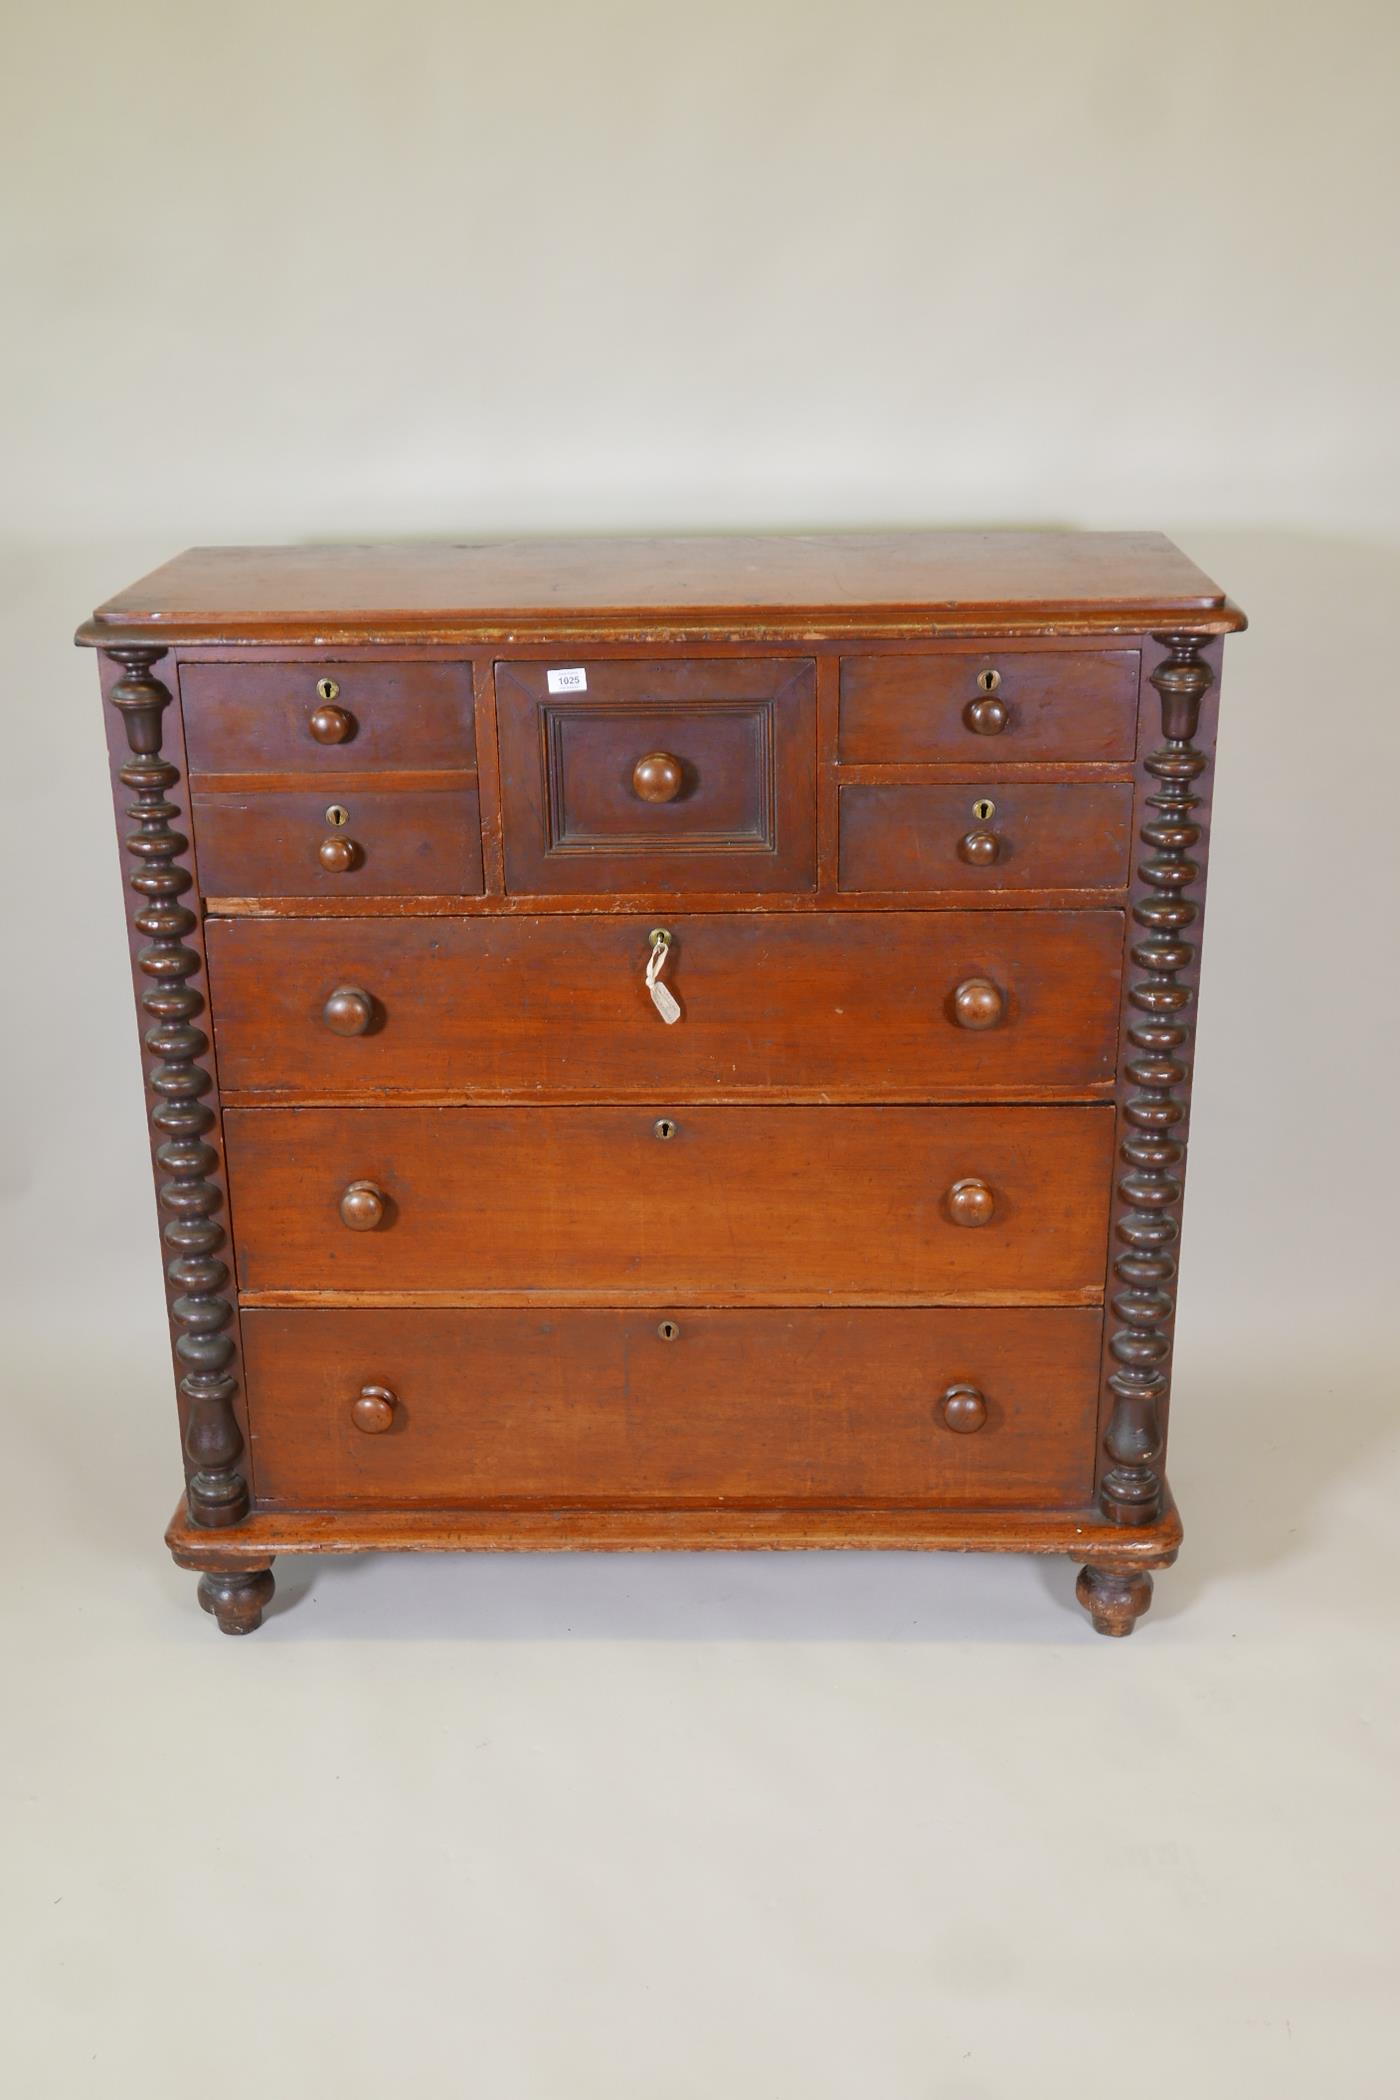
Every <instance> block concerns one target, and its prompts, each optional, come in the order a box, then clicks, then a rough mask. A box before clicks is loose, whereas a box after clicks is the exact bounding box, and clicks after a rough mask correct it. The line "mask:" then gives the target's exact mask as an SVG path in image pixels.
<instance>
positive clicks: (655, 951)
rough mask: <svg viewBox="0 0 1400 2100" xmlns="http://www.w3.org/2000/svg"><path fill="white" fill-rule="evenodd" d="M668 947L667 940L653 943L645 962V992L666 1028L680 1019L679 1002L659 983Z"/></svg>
mask: <svg viewBox="0 0 1400 2100" xmlns="http://www.w3.org/2000/svg"><path fill="white" fill-rule="evenodd" d="M670 945H671V944H670V942H669V940H665V941H654V942H653V943H652V949H651V955H650V957H649V958H648V961H647V990H648V991H649V992H650V993H651V1003H652V1005H653V1006H654V1007H655V1008H656V1011H657V1012H658V1013H659V1014H660V1016H661V1018H662V1020H663V1021H664V1022H665V1023H666V1026H667V1027H668V1028H669V1027H670V1026H671V1025H672V1023H673V1022H676V1021H679V1019H680V1017H681V1009H680V1002H679V1000H678V999H677V998H676V997H675V995H674V994H673V992H672V991H671V989H670V986H669V985H664V984H663V983H662V982H661V972H662V971H663V970H664V969H665V967H666V956H667V953H668V952H669V949H670Z"/></svg>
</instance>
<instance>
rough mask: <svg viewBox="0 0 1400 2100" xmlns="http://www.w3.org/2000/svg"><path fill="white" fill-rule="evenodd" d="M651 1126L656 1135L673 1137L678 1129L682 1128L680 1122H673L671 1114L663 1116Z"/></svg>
mask: <svg viewBox="0 0 1400 2100" xmlns="http://www.w3.org/2000/svg"><path fill="white" fill-rule="evenodd" d="M651 1127H652V1132H653V1135H654V1136H656V1137H659V1138H673V1137H674V1136H675V1134H676V1132H677V1130H678V1129H679V1128H680V1125H679V1124H678V1123H673V1122H672V1121H671V1118H670V1117H669V1116H661V1117H659V1118H658V1120H657V1121H656V1122H655V1123H653V1124H652V1126H651Z"/></svg>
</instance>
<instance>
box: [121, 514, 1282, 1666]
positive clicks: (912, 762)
mask: <svg viewBox="0 0 1400 2100" xmlns="http://www.w3.org/2000/svg"><path fill="white" fill-rule="evenodd" d="M1243 624H1244V623H1243V619H1242V616H1241V615H1240V614H1239V612H1238V611H1237V610H1236V609H1235V608H1234V607H1233V606H1232V605H1231V604H1230V603H1229V602H1228V601H1227V600H1226V599H1225V598H1224V597H1223V596H1222V594H1221V593H1220V591H1219V590H1218V589H1217V588H1216V586H1215V585H1214V584H1212V583H1211V582H1210V581H1209V580H1208V579H1207V578H1206V577H1204V576H1203V575H1202V574H1201V573H1200V572H1199V570H1197V569H1195V568H1194V567H1193V566H1192V565H1191V563H1189V562H1188V561H1187V560H1186V559H1185V558H1184V557H1183V556H1182V555H1181V554H1180V553H1179V552H1178V551H1177V550H1176V549H1175V548H1174V547H1173V546H1172V545H1171V544H1170V543H1169V542H1168V541H1166V540H1164V539H1161V538H1159V537H1157V536H1156V535H1150V534H1144V535H1139V534H1060V533H1046V534H997V533H985V534H983V533H978V534H954V533H948V534H940V533H910V534H895V535H873V534H872V535H864V534H860V535H821V536H814V537H811V538H785V539H749V540H744V539H727V540H726V539H694V540H681V539H677V540H648V541H626V540H613V541H608V540H596V541H573V542H543V541H541V542H519V543H503V544H482V545H465V546H433V547H399V548H356V547H334V548H320V549H315V548H286V549H276V548H267V549H247V548H244V549H195V550H193V551H192V552H190V553H188V554H186V555H183V556H181V557H180V558H179V559H177V560H176V561H174V562H172V563H170V564H169V565H168V566H167V567H166V568H164V569H161V570H158V571H157V572H156V573H155V574H154V575H152V576H150V577H147V578H146V579H145V580H144V581H143V582H141V583H139V584H137V585H135V586H133V587H132V589H131V590H129V591H127V592H125V593H123V594H122V595H121V596H120V597H118V598H116V599H113V600H111V601H109V603H108V604H106V605H104V606H103V607H101V608H100V609H99V610H98V611H97V613H95V614H94V616H93V617H92V619H91V620H89V621H88V622H87V623H86V624H85V625H84V626H83V627H82V628H81V629H80V630H79V640H80V641H81V642H83V643H85V644H88V645H90V646H92V647H94V648H95V649H96V650H97V651H98V653H99V660H100V664H101V670H102V683H103V693H104V697H105V714H106V718H107V722H108V728H109V743H110V748H111V753H112V766H113V775H114V786H115V794H116V807H117V820H118V828H119V833H120V837H121V842H122V846H123V849H124V855H125V858H126V861H127V865H128V879H129V882H130V886H131V890H132V892H133V893H134V899H135V902H134V906H133V910H132V914H131V931H132V957H133V976H134V982H135V985H136V989H137V999H138V1007H139V1012H140V1020H141V1030H142V1046H143V1055H144V1059H145V1071H146V1083H147V1091H148V1103H149V1110H150V1122H151V1131H152V1147H153V1160H154V1167H155V1176H156V1188H157V1196H158V1203H159V1208H160V1215H161V1221H162V1231H163V1239H164V1247H163V1255H164V1260H165V1275H166V1284H167V1291H168V1299H169V1311H170V1322H171V1335H172V1344H173V1352H174V1364H175V1374H176V1385H177V1391H178V1398H179V1409H180V1416H181V1423H182V1432H183V1443H184V1452H185V1461H186V1465H185V1470H186V1491H185V1495H184V1498H183V1499H182V1501H181V1504H180V1507H179V1509H178V1511H177V1513H176V1516H175V1518H174V1520H173V1522H172V1524H171V1527H170V1530H169V1533H168V1543H169V1545H170V1548H171V1550H172V1552H173V1553H174V1556H175V1559H176V1560H177V1561H178V1562H179V1564H180V1565H181V1566H182V1567H188V1568H191V1569H194V1570H197V1571H198V1572H199V1574H200V1584H199V1596H200V1601H201V1602H202V1603H203V1604H204V1606H205V1607H206V1609H208V1610H209V1611H211V1612H212V1613H213V1614H214V1616H215V1618H216V1619H217V1622H218V1624H219V1625H220V1627H222V1629H223V1630H224V1631H225V1632H226V1633H245V1632H248V1631H250V1630H251V1629H252V1628H253V1627H255V1626H256V1625H257V1624H258V1622H259V1619H260V1617H261V1614H262V1611H263V1608H264V1606H265V1605H266V1603H267V1601H268V1599H269V1598H270V1596H271V1595H272V1591H273V1577H272V1573H271V1569H272V1563H273V1560H274V1558H275V1557H276V1556H277V1555H279V1554H293V1553H308V1552H325V1553H337V1552H352V1551H360V1550H362V1549H365V1548H388V1549H400V1550H413V1549H418V1550H429V1549H432V1550H437V1549H443V1548H460V1549H478V1550H502V1549H530V1548H534V1549H546V1548H569V1549H578V1548H646V1549H656V1548H666V1547H682V1548H694V1547H714V1548H738V1547H768V1548H772V1547H822V1546H836V1547H867V1548H868V1547H898V1548H905V1549H907V1548H949V1549H954V1550H959V1551H968V1550H998V1551H1015V1552H1031V1553H1059V1554H1069V1555H1072V1556H1074V1557H1075V1558H1076V1559H1077V1560H1078V1561H1079V1562H1080V1563H1081V1565H1082V1573H1081V1575H1080V1578H1079V1595H1080V1598H1081V1601H1082V1602H1083V1604H1084V1605H1085V1606H1086V1608H1087V1610H1088V1612H1089V1614H1090V1617H1091V1619H1092V1622H1093V1624H1094V1625H1095V1627H1097V1629H1098V1630H1099V1631H1100V1632H1102V1633H1109V1634H1124V1633H1128V1632H1130V1631H1131V1630H1132V1627H1133V1624H1134V1622H1135V1620H1136V1619H1137V1618H1138V1617H1139V1616H1140V1615H1141V1613H1142V1612H1143V1611H1145V1610H1146V1608H1147V1605H1148V1602H1149V1601H1150V1597H1151V1591H1152V1578H1151V1572H1150V1571H1151V1570H1153V1569H1154V1568H1159V1567H1162V1566H1165V1565H1166V1564H1168V1563H1169V1562H1170V1561H1171V1560H1172V1559H1173V1558H1174V1557H1175V1554H1176V1550H1177V1545H1178V1541H1179V1537H1180V1526H1179V1521H1178V1518H1177V1514H1176V1510H1175V1507H1174V1505H1173V1503H1172V1500H1171V1496H1170V1493H1169V1491H1168V1487H1167V1482H1166V1474H1165V1466H1164V1452H1165V1440H1166V1425H1167V1406H1168V1398H1169V1391H1170V1360H1171V1344H1172V1325H1173V1319H1174V1315H1175V1306H1176V1260H1177V1251H1176V1250H1177V1240H1178V1232H1179V1226H1180V1217H1181V1204H1182V1192H1183V1177H1184V1167H1185V1154H1186V1130H1187V1116H1188V1107H1189V1091H1190V1072H1191V1045H1192V1034H1193V1025H1192V1023H1193V1016H1192V1005H1193V997H1194V988H1195V984H1196V976H1197V963H1198V956H1199V936H1200V922H1201V908H1202V902H1203V896H1204V885H1205V857H1206V856H1205V847H1206V832H1207V813H1208V809H1209V784H1210V777H1211V753H1212V749H1213V732H1214V712H1215V711H1214V701H1215V697H1216V694H1217V691H1218V678H1219V659H1220V650H1221V645H1222V639H1223V637H1224V635H1225V634H1227V633H1228V632H1230V631H1232V630H1234V629H1237V628H1239V627H1241V626H1242V625H1243Z"/></svg>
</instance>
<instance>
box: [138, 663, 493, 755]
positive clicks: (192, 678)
mask: <svg viewBox="0 0 1400 2100" xmlns="http://www.w3.org/2000/svg"><path fill="white" fill-rule="evenodd" d="M180 699H181V705H182V708H183V712H184V719H185V741H186V747H187V749H188V752H189V762H190V769H191V771H192V772H195V773H257V772H296V773H355V772H367V771H371V770H377V771H381V772H382V771H385V770H392V769H393V768H395V767H404V768H406V769H407V770H408V771H410V772H411V771H413V770H415V769H425V770H426V769H431V768H433V767H436V766H442V767H446V768H448V769H452V768H458V767H467V768H470V767H472V766H474V765H475V764H476V728H475V723H474V720H473V715H472V672H471V665H470V664H438V663H426V664H424V663H418V664H414V663H397V664H381V663H375V662H373V661H363V660H361V661H359V662H351V663H265V662H254V663H237V664H185V665H184V666H183V667H182V668H181V672H180Z"/></svg>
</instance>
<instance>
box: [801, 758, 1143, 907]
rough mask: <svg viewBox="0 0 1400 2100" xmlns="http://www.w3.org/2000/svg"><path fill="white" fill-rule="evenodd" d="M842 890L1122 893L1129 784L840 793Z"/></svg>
mask: <svg viewBox="0 0 1400 2100" xmlns="http://www.w3.org/2000/svg"><path fill="white" fill-rule="evenodd" d="M840 800H841V857H840V867H841V874H840V882H841V887H842V889H843V890H883V891H895V892H909V893H914V894H917V893H919V892H922V891H926V890H967V891H974V892H975V891H978V890H1061V889H1063V890H1116V889H1122V888H1123V887H1124V885H1125V884H1126V882H1127V880H1128V861H1129V843H1130V839H1131V833H1132V815H1133V791H1132V788H1131V787H1130V786H1129V785H1128V784H1127V783H1126V782H1116V781H1094V782H1092V783H1091V782H1070V783H1066V784H1063V785H1060V784H1056V785H1053V786H1051V785H1046V784H1044V783H1034V784H1033V783H1025V784H1021V785H1018V784H1016V783H1015V782H1014V781H1006V780H989V781H988V782H986V784H985V785H984V786H982V787H978V788H973V787H929V786H922V785H921V786H912V785H911V786H908V787H901V786H882V787H869V786H854V785H852V786H846V787H843V788H842V789H841V797H840Z"/></svg>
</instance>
